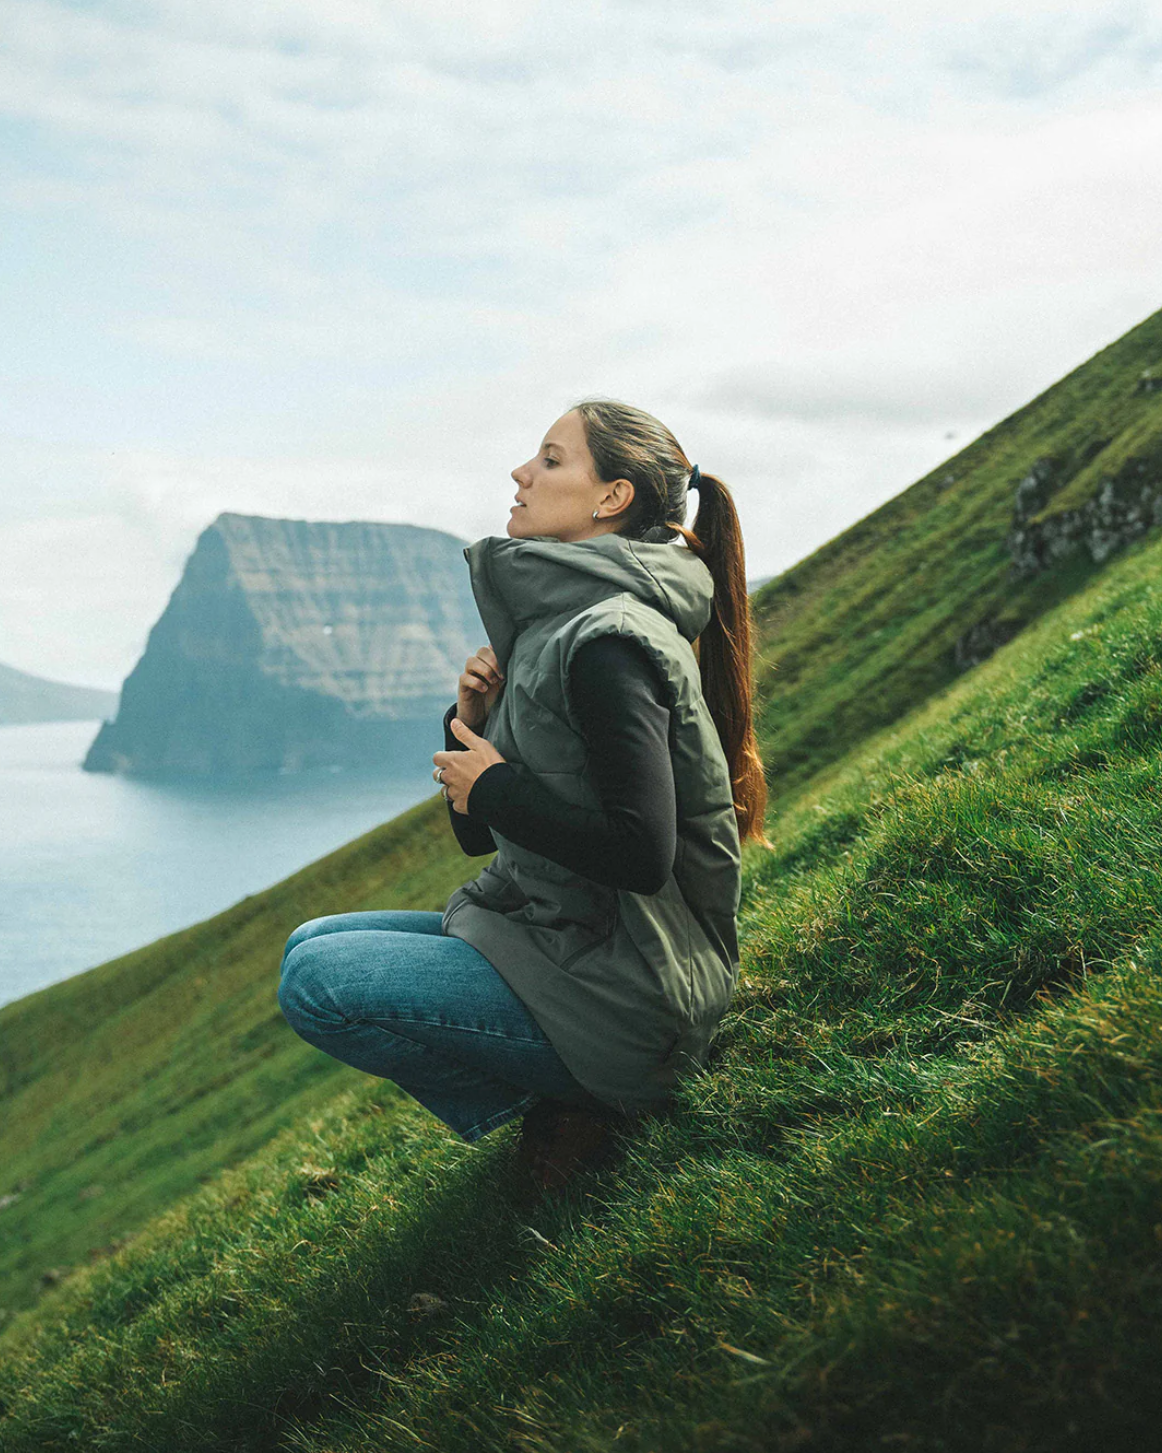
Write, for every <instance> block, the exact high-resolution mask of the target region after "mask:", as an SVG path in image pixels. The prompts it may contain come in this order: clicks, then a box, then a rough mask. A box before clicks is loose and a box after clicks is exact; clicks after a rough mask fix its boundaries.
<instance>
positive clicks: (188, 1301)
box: [0, 539, 1162, 1453]
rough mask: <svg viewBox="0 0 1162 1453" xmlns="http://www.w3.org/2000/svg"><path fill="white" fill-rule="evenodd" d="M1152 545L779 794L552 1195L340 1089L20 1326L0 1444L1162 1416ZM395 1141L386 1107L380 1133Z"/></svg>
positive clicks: (343, 1447)
mask: <svg viewBox="0 0 1162 1453" xmlns="http://www.w3.org/2000/svg"><path fill="white" fill-rule="evenodd" d="M1160 580H1162V542H1159V541H1157V540H1156V539H1152V540H1150V541H1148V542H1145V543H1139V544H1138V545H1136V546H1133V547H1131V548H1130V550H1129V551H1128V552H1127V554H1126V555H1125V556H1124V557H1123V558H1121V559H1119V560H1118V561H1117V562H1116V563H1115V564H1113V565H1112V566H1110V567H1108V568H1107V570H1106V571H1105V572H1104V573H1103V575H1102V576H1101V577H1100V578H1099V579H1098V580H1097V581H1095V582H1094V583H1093V584H1092V585H1091V587H1090V588H1089V589H1088V590H1086V591H1085V592H1084V593H1083V594H1081V595H1080V596H1078V597H1077V598H1076V599H1075V600H1073V601H1070V602H1068V603H1067V604H1066V605H1064V606H1062V607H1059V608H1058V609H1056V610H1055V611H1053V612H1052V613H1050V614H1048V615H1045V616H1044V617H1043V618H1042V619H1041V620H1040V621H1039V622H1038V623H1037V624H1036V625H1035V626H1033V627H1031V628H1030V629H1029V630H1028V631H1026V632H1025V633H1024V634H1023V635H1022V636H1021V637H1019V638H1018V639H1016V640H1014V641H1013V642H1011V643H1010V644H1008V645H1007V646H1004V647H1002V648H1001V649H1000V650H999V651H998V652H997V653H996V654H995V655H994V656H993V657H992V659H991V660H989V661H988V662H986V663H985V664H984V665H982V666H981V667H979V668H978V669H977V670H976V671H974V672H972V673H971V674H970V675H968V676H967V677H965V678H964V679H963V680H962V681H960V682H959V683H957V684H955V685H954V686H953V687H951V688H950V689H948V690H947V691H946V692H944V693H943V694H942V695H941V696H939V697H937V698H935V699H933V700H932V701H930V702H928V703H927V704H926V705H924V706H922V707H921V708H919V709H917V710H916V711H914V712H913V713H912V714H910V715H909V716H908V717H907V718H906V719H905V720H903V721H902V722H900V723H899V725H898V727H897V728H895V729H892V730H885V731H883V732H881V733H879V734H878V735H877V736H876V737H874V738H872V739H870V740H869V741H868V742H867V743H866V744H865V745H864V746H863V747H862V748H860V749H859V750H857V751H856V752H853V753H852V754H850V755H849V756H848V758H847V759H846V760H845V761H844V762H843V763H842V764H840V765H837V766H836V767H834V768H833V769H831V771H830V772H828V773H827V774H825V775H824V776H822V777H820V778H817V779H816V780H815V781H814V782H813V783H812V785H811V787H810V789H809V790H808V791H805V792H804V793H802V794H800V796H799V797H798V798H797V799H795V800H794V801H793V802H788V804H787V805H786V807H785V809H784V811H783V812H782V814H781V815H780V817H779V819H778V821H777V822H776V823H775V824H773V832H774V834H775V837H776V851H775V852H774V853H773V854H769V855H766V856H763V857H755V856H752V857H751V858H750V860H749V872H748V881H747V889H746V901H745V910H744V915H743V929H744V942H745V967H744V977H743V980H742V983H741V985H740V991H739V995H738V998H737V1000H736V1002H735V1004H734V1006H733V1008H732V1012H731V1014H730V1016H729V1018H728V1020H727V1022H726V1025H725V1031H724V1037H723V1041H722V1045H721V1052H720V1054H719V1055H718V1056H717V1058H716V1060H715V1062H714V1064H713V1065H712V1067H711V1069H710V1071H709V1072H708V1073H707V1074H706V1075H704V1076H701V1077H699V1078H698V1079H697V1080H694V1081H690V1082H687V1084H686V1085H685V1086H684V1088H683V1091H682V1095H681V1102H680V1111H679V1113H678V1114H677V1115H675V1116H674V1117H672V1118H670V1119H666V1120H660V1121H657V1122H655V1123H654V1124H653V1125H651V1126H650V1127H649V1129H648V1130H647V1131H646V1132H645V1133H644V1134H641V1135H639V1136H637V1137H635V1138H634V1139H632V1140H631V1141H630V1142H629V1143H628V1145H627V1147H626V1151H627V1153H626V1159H625V1161H624V1163H623V1164H622V1165H620V1166H619V1167H615V1168H612V1169H609V1170H607V1171H605V1172H603V1173H601V1174H600V1175H594V1176H591V1177H590V1178H589V1179H588V1180H587V1181H586V1182H584V1183H582V1184H579V1185H577V1186H576V1187H575V1188H573V1189H572V1190H571V1191H570V1193H569V1194H568V1195H566V1196H565V1197H564V1198H562V1199H560V1200H557V1201H553V1200H551V1199H550V1200H543V1201H540V1202H535V1201H534V1202H531V1203H530V1202H529V1201H528V1200H527V1199H525V1198H523V1197H522V1196H521V1194H520V1192H519V1189H518V1187H517V1186H516V1185H515V1184H514V1182H513V1180H512V1178H511V1167H512V1161H511V1157H512V1149H513V1139H514V1136H515V1130H514V1128H513V1127H511V1126H506V1127H503V1128H502V1130H501V1131H499V1132H497V1133H496V1135H494V1136H491V1137H489V1138H488V1139H487V1140H486V1141H485V1142H482V1144H481V1145H480V1146H478V1147H468V1146H465V1145H464V1144H462V1143H461V1142H458V1141H456V1140H455V1139H454V1138H453V1137H452V1136H451V1135H450V1134H449V1133H448V1132H446V1131H445V1130H444V1129H443V1128H442V1127H441V1126H439V1124H438V1123H437V1122H435V1121H434V1120H433V1119H432V1118H431V1117H430V1116H427V1115H426V1114H425V1113H424V1112H422V1111H421V1110H420V1109H419V1108H418V1107H416V1106H414V1105H412V1104H410V1103H403V1104H402V1105H397V1104H396V1102H394V1101H391V1100H389V1098H388V1097H387V1096H386V1095H385V1094H384V1087H383V1086H378V1085H375V1084H374V1083H370V1082H365V1083H364V1085H363V1086H361V1087H357V1088H353V1089H351V1090H349V1091H347V1092H346V1093H344V1094H342V1095H340V1096H337V1097H335V1098H333V1099H331V1100H330V1101H329V1103H328V1104H327V1105H326V1106H325V1107H321V1108H319V1109H317V1110H316V1111H315V1112H314V1113H312V1114H308V1115H307V1116H305V1117H304V1118H302V1119H301V1120H300V1121H298V1122H297V1123H296V1124H295V1125H294V1126H292V1127H290V1128H289V1129H288V1130H286V1131H284V1132H282V1133H281V1134H280V1135H279V1136H277V1137H276V1138H275V1139H274V1140H273V1141H272V1142H271V1143H270V1144H269V1145H268V1146H267V1147H265V1148H264V1149H263V1150H262V1151H260V1152H259V1153H258V1154H257V1155H255V1156H254V1157H252V1158H250V1159H249V1160H247V1161H246V1162H244V1163H243V1164H241V1165H240V1166H238V1167H237V1168H236V1169H234V1170H231V1171H229V1172H227V1173H226V1174H224V1175H223V1176H221V1177H219V1178H218V1179H217V1180H216V1181H214V1182H213V1183H212V1184H211V1185H209V1186H207V1187H205V1188H204V1189H203V1190H201V1191H199V1192H197V1193H196V1194H195V1195H193V1196H192V1197H190V1198H188V1199H187V1200H186V1201H184V1202H183V1203H182V1204H180V1205H179V1206H177V1207H175V1208H174V1209H172V1210H171V1211H169V1212H168V1213H167V1214H166V1215H164V1216H163V1217H161V1218H159V1219H157V1220H155V1221H154V1222H153V1223H152V1224H151V1225H150V1226H149V1227H148V1228H147V1229H146V1230H144V1231H143V1233H142V1234H141V1235H140V1236H139V1237H138V1238H137V1240H136V1241H135V1242H134V1243H133V1244H132V1245H131V1246H129V1247H127V1248H126V1249H124V1250H123V1251H121V1252H119V1253H118V1254H117V1255H115V1256H114V1257H112V1258H110V1259H109V1260H108V1261H106V1262H104V1263H103V1264H101V1265H99V1266H96V1267H94V1268H92V1269H90V1270H87V1271H84V1272H81V1273H79V1274H78V1275H76V1276H75V1277H74V1278H72V1279H71V1280H70V1281H69V1282H67V1283H66V1284H65V1285H63V1286H62V1287H60V1288H59V1289H57V1290H56V1291H54V1292H53V1293H51V1294H50V1295H49V1296H48V1297H47V1298H46V1299H45V1300H44V1302H42V1304H41V1306H40V1308H39V1309H38V1310H37V1311H36V1312H34V1313H30V1314H27V1315H26V1316H24V1317H21V1318H18V1319H16V1320H15V1321H14V1323H13V1324H12V1326H11V1327H10V1329H9V1332H8V1335H7V1338H6V1354H7V1362H6V1366H5V1369H4V1371H3V1373H2V1374H0V1397H2V1399H3V1405H4V1410H5V1416H4V1418H3V1420H2V1421H0V1437H2V1438H3V1439H4V1446H5V1448H6V1449H10V1450H12V1453H21V1450H24V1449H33V1448H36V1449H58V1448H59V1449H64V1448H73V1447H77V1446H81V1447H94V1448H102V1449H122V1448H125V1449H128V1448H131V1447H142V1446H146V1447H166V1448H182V1449H207V1450H208V1449H216V1450H221V1449H232V1450H244V1449H245V1450H260V1449H261V1450H267V1449H274V1448H283V1449H295V1450H300V1453H306V1450H312V1453H366V1450H368V1449H396V1448H398V1449H404V1448H407V1449H415V1448H430V1449H439V1450H441V1453H454V1450H464V1453H469V1450H471V1453H478V1450H480V1449H482V1448H502V1447H516V1448H523V1449H529V1450H546V1453H547V1450H560V1449H565V1448H568V1449H570V1450H585V1453H588V1450H592V1453H596V1450H598V1449H605V1448H607V1447H609V1446H610V1445H611V1444H612V1443H613V1442H614V1441H615V1440H616V1443H617V1446H618V1447H619V1448H626V1449H630V1450H640V1453H646V1450H656V1449H659V1448H665V1449H666V1450H667V1453H669V1450H676V1449H685V1448H689V1449H699V1450H707V1449H714V1450H719V1449H722V1450H752V1449H753V1450H758V1449H771V1448H774V1449H801V1448H803V1447H804V1446H810V1447H812V1448H821V1449H834V1450H837V1453H838V1450H840V1449H842V1450H850V1449H865V1448H866V1449H882V1448H883V1447H890V1446H907V1447H912V1448H924V1449H949V1448H955V1449H960V1448H963V1449H974V1450H975V1449H990V1450H992V1449H997V1450H1009V1449H1012V1450H1018V1449H1020V1450H1032V1449H1044V1450H1046V1453H1048V1450H1054V1453H1060V1450H1063V1449H1074V1448H1076V1449H1087V1450H1088V1449H1092V1448H1094V1447H1101V1448H1102V1449H1103V1450H1110V1449H1113V1450H1118V1449H1127V1450H1129V1449H1140V1448H1142V1447H1145V1446H1149V1441H1148V1440H1149V1438H1150V1437H1152V1435H1153V1429H1154V1428H1155V1427H1156V1422H1157V1418H1158V1416H1159V1415H1160V1414H1162V1406H1160V1403H1162V1379H1160V1378H1159V1376H1158V1372H1157V1366H1158V1354H1159V1338H1158V1334H1157V1329H1156V1326H1157V1319H1156V1315H1155V1311H1156V1305H1157V1297H1158V1293H1159V1290H1160V1288H1159V1281H1160V1280H1162V1272H1160V1271H1159V1264H1158V1258H1157V1221H1158V1212H1157V1207H1158V1204H1159V1196H1160V1193H1162V1117H1160V1116H1159V1112H1158V1108H1157V1107H1158V1104H1159V1096H1160V1092H1162V979H1160V977H1159V970H1160V969H1162V922H1160V917H1162V874H1160V868H1159V865H1160V864H1162V794H1160V793H1159V788H1158V781H1159V767H1160V765H1162V588H1160V584H1159V582H1160ZM385 1111H386V1112H389V1113H385Z"/></svg>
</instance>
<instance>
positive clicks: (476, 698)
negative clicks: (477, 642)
mask: <svg viewBox="0 0 1162 1453" xmlns="http://www.w3.org/2000/svg"><path fill="white" fill-rule="evenodd" d="M503 685H504V676H503V675H502V674H501V670H500V663H499V662H498V661H497V659H496V652H495V651H494V650H493V649H492V647H491V646H481V647H480V649H479V651H477V652H476V654H475V655H474V656H469V657H468V662H467V665H466V666H465V667H464V670H463V671H462V672H461V674H460V680H459V682H458V684H457V689H456V716H457V717H458V718H459V720H460V721H462V722H464V723H466V725H468V726H470V727H478V726H482V725H483V724H484V719H485V717H486V716H487V715H488V713H489V712H490V711H491V710H492V704H493V702H494V701H495V700H496V698H497V696H498V695H499V693H500V688H501V687H502V686H503Z"/></svg>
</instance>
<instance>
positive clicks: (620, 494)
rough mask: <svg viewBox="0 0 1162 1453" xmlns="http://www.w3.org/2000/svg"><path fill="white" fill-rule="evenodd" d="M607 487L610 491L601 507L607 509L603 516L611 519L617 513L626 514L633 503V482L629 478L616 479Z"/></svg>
mask: <svg viewBox="0 0 1162 1453" xmlns="http://www.w3.org/2000/svg"><path fill="white" fill-rule="evenodd" d="M606 488H607V489H608V490H609V493H608V494H607V495H606V496H605V498H604V499H603V500H602V501H601V508H602V509H603V510H605V511H606V514H605V515H604V516H603V518H604V519H607V520H611V519H613V518H614V516H616V515H623V514H625V512H626V510H627V509H629V507H630V505H631V504H633V493H634V491H633V484H632V483H631V481H630V480H628V479H615V480H614V481H613V483H612V484H609V485H607V486H606Z"/></svg>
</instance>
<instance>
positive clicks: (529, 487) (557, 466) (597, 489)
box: [508, 409, 633, 540]
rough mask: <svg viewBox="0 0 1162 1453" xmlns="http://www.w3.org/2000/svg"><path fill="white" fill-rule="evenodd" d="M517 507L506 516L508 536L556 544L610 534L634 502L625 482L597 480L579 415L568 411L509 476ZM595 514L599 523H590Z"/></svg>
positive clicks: (627, 481) (630, 486) (572, 410)
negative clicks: (549, 540)
mask: <svg viewBox="0 0 1162 1453" xmlns="http://www.w3.org/2000/svg"><path fill="white" fill-rule="evenodd" d="M512 477H513V479H514V480H515V481H516V484H517V486H518V489H517V496H516V498H517V503H516V504H514V505H513V507H512V509H511V510H510V511H509V517H508V533H509V535H510V536H512V537H513V538H514V539H525V538H527V537H528V536H530V535H554V536H555V537H556V538H557V539H558V540H586V539H588V538H589V537H590V536H592V535H604V534H608V533H609V532H610V531H611V530H613V529H614V528H616V523H617V519H619V518H620V517H621V515H622V514H623V513H624V511H625V508H626V507H627V506H628V504H629V502H630V500H632V499H633V485H632V484H630V482H629V480H627V479H617V480H614V481H613V483H612V484H606V483H605V482H604V481H603V480H600V479H598V477H597V470H596V469H595V467H594V464H593V456H592V454H590V452H589V445H588V444H587V443H586V442H585V426H584V424H583V423H582V421H581V415H580V414H579V413H577V412H576V410H574V409H571V410H570V411H569V412H568V413H567V414H562V416H561V417H560V418H559V419H558V420H557V422H556V423H555V424H554V425H553V426H552V427H551V428H550V429H549V432H548V433H547V434H546V435H545V437H544V440H543V441H542V443H541V447H540V449H538V450H537V453H536V454H535V455H534V457H533V458H532V459H530V460H529V461H528V462H527V463H526V464H521V465H518V467H517V468H516V469H514V470H513V471H512ZM594 510H597V511H598V513H599V516H600V518H599V519H596V520H595V519H594V518H593V511H594Z"/></svg>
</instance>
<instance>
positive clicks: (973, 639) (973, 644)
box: [953, 619, 1021, 671]
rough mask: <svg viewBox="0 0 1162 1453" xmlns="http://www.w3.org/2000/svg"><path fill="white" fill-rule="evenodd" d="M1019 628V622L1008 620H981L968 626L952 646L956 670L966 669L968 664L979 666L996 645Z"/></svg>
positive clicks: (1010, 637)
mask: <svg viewBox="0 0 1162 1453" xmlns="http://www.w3.org/2000/svg"><path fill="white" fill-rule="evenodd" d="M1020 629H1021V627H1020V624H1019V622H1017V621H1008V620H991V619H990V620H983V621H977V622H976V623H975V625H971V626H969V628H968V630H966V631H965V632H963V634H962V635H960V636H959V637H958V638H957V640H956V644H955V646H954V647H953V655H954V657H955V660H956V667H957V670H958V671H967V670H968V668H969V667H970V666H979V665H980V663H981V662H982V661H986V660H987V659H988V658H989V657H990V656H991V655H992V653H993V652H994V651H995V650H996V649H997V647H998V646H1003V645H1004V644H1005V642H1006V641H1011V640H1012V639H1013V637H1014V636H1015V635H1016V634H1017V632H1018V631H1019V630H1020Z"/></svg>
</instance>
